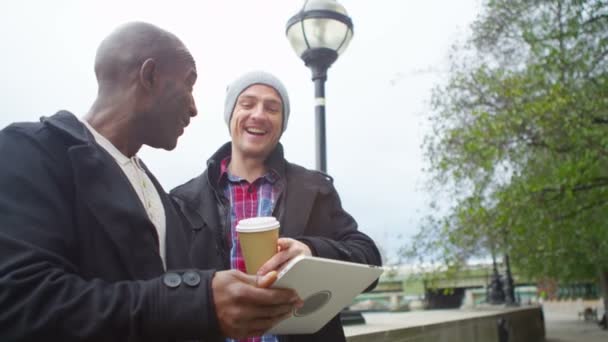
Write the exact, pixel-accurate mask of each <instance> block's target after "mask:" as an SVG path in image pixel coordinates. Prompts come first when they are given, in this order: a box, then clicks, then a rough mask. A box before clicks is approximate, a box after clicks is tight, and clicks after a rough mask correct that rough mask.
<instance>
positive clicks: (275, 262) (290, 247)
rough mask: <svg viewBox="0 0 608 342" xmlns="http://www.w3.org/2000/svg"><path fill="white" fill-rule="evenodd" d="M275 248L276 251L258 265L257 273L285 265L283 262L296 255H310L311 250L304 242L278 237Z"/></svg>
mask: <svg viewBox="0 0 608 342" xmlns="http://www.w3.org/2000/svg"><path fill="white" fill-rule="evenodd" d="M277 249H278V252H277V253H276V254H275V255H273V256H272V258H270V259H269V260H268V261H266V262H265V263H264V265H262V267H260V269H259V270H258V275H264V274H267V273H268V272H270V271H275V270H278V269H280V268H281V267H282V266H283V265H285V263H287V262H289V261H290V260H291V259H293V258H295V257H297V256H298V255H308V256H310V255H312V251H311V250H310V248H308V246H307V245H306V244H304V243H302V242H300V241H298V240H295V239H291V238H280V239H278V240H277Z"/></svg>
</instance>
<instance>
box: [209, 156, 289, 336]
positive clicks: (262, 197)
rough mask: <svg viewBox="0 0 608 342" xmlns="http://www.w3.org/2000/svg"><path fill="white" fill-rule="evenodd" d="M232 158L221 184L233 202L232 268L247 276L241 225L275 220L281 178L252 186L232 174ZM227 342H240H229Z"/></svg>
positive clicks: (222, 171)
mask: <svg viewBox="0 0 608 342" xmlns="http://www.w3.org/2000/svg"><path fill="white" fill-rule="evenodd" d="M229 163H230V157H226V158H224V159H223V160H222V163H221V169H220V182H222V181H224V179H225V180H226V181H225V185H224V195H225V196H226V198H228V199H229V200H230V241H231V244H230V245H231V248H230V267H231V268H232V269H237V270H240V271H243V272H246V269H245V260H244V259H243V254H242V253H241V244H240V242H239V239H238V235H237V234H236V225H237V223H238V222H239V221H240V220H242V219H246V218H250V217H258V216H271V215H272V211H273V210H274V205H275V202H276V198H277V195H278V187H276V186H275V183H276V181H277V180H278V179H279V175H278V174H277V173H276V172H275V171H274V170H270V171H269V172H268V173H266V174H265V175H264V176H262V177H260V178H258V179H256V180H255V181H253V182H252V183H249V182H248V181H247V180H245V179H242V178H240V177H237V176H234V175H232V174H230V172H229V171H228V164H229ZM226 341H227V342H236V341H237V340H233V339H226ZM241 341H242V342H278V339H277V338H276V336H274V335H264V336H260V337H249V338H246V339H242V340H239V342H241Z"/></svg>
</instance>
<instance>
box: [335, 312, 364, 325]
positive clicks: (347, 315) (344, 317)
mask: <svg viewBox="0 0 608 342" xmlns="http://www.w3.org/2000/svg"><path fill="white" fill-rule="evenodd" d="M340 322H342V325H354V324H365V318H363V315H362V314H361V313H360V312H358V311H352V310H349V309H344V310H342V311H341V312H340Z"/></svg>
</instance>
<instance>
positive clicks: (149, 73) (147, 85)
mask: <svg viewBox="0 0 608 342" xmlns="http://www.w3.org/2000/svg"><path fill="white" fill-rule="evenodd" d="M156 73H157V70H156V61H155V60H154V59H152V58H148V59H146V60H145V61H144V63H143V64H142V65H141V68H139V83H140V84H141V85H142V86H143V87H144V89H148V90H149V89H152V87H154V84H155V82H156V77H157V75H156Z"/></svg>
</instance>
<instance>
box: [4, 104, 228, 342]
mask: <svg viewBox="0 0 608 342" xmlns="http://www.w3.org/2000/svg"><path fill="white" fill-rule="evenodd" d="M0 160H2V162H1V163H2V164H1V166H0V340H1V341H45V340H46V341H146V342H147V341H169V340H181V339H189V338H208V337H210V336H214V333H215V332H216V331H217V322H216V318H215V310H214V308H213V305H212V303H213V301H212V299H211V297H210V296H211V288H210V286H211V285H210V281H211V277H212V276H213V272H212V271H207V272H200V271H189V273H185V272H186V270H184V271H169V272H167V273H165V272H164V270H163V266H162V261H161V259H160V256H159V252H158V237H157V234H156V230H155V228H154V226H153V224H152V222H151V221H150V220H149V219H148V217H147V214H146V212H145V210H144V208H143V206H142V205H141V202H140V200H139V199H138V197H137V194H136V193H135V192H134V190H133V188H132V187H131V185H130V183H129V181H128V179H127V178H126V176H125V175H124V173H123V172H122V171H121V170H120V168H119V166H118V165H117V164H116V163H115V162H114V160H113V158H112V157H111V156H110V155H109V154H108V153H107V152H106V151H105V150H103V149H102V148H101V147H100V146H99V145H97V144H96V143H95V141H94V139H93V137H92V135H91V134H90V132H89V131H88V130H87V129H86V128H85V127H84V125H83V124H82V123H81V122H80V121H78V119H77V118H76V117H75V116H74V115H72V114H71V113H68V112H59V113H57V114H55V115H53V116H52V117H50V118H48V119H44V118H43V119H42V120H41V122H40V123H19V124H13V125H10V126H8V127H7V128H5V129H3V130H2V131H0ZM148 175H149V176H150V178H151V179H152V181H153V182H154V184H155V185H156V188H157V190H158V191H159V193H160V195H161V199H162V201H163V204H164V208H165V211H166V218H167V237H166V246H167V266H168V269H185V268H188V267H190V262H189V258H188V255H187V253H183V252H182V251H183V246H185V245H186V243H187V241H188V237H187V236H186V234H187V233H188V231H186V230H184V229H183V227H182V226H181V225H180V222H181V220H180V219H179V216H178V215H177V211H176V210H175V208H174V207H173V204H172V202H171V201H170V200H169V197H168V196H167V195H166V193H164V191H163V190H162V188H161V187H160V185H159V184H158V182H157V181H156V179H155V178H154V177H152V175H151V174H149V173H148Z"/></svg>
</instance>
